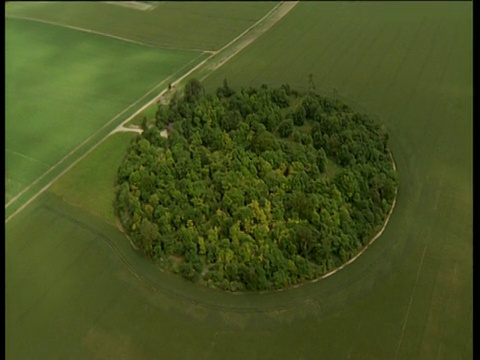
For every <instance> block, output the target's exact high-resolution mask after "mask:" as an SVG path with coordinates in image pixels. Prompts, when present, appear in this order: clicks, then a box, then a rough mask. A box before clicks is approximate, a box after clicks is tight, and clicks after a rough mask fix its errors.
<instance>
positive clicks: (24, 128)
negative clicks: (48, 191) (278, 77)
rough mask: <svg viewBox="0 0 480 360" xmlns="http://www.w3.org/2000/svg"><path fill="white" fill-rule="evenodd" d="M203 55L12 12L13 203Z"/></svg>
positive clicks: (9, 122) (9, 148) (9, 150)
mask: <svg viewBox="0 0 480 360" xmlns="http://www.w3.org/2000/svg"><path fill="white" fill-rule="evenodd" d="M65 44H69V45H68V51H65V50H64V48H65ZM203 57H205V55H204V54H202V53H200V52H194V51H174V50H162V49H155V48H150V47H146V46H141V45H137V44H131V43H127V42H124V41H119V40H113V39H110V38H107V37H104V36H99V35H94V34H88V33H84V32H80V31H76V30H71V29H65V28H61V27H57V26H52V25H47V24H42V23H36V22H32V21H28V20H17V19H8V18H7V19H6V64H5V65H6V88H5V90H6V96H5V102H6V114H5V115H6V124H5V126H6V127H5V130H6V133H7V134H8V136H7V137H6V139H5V140H6V173H5V179H6V201H7V203H8V202H9V200H10V199H11V198H12V197H13V196H15V195H17V194H18V193H19V192H20V191H22V190H24V189H25V188H26V187H28V186H29V185H30V184H31V183H32V182H33V181H34V180H35V179H37V178H39V177H40V176H42V175H43V174H45V173H46V172H47V171H48V170H49V169H50V168H51V167H53V166H54V165H56V164H57V163H58V162H59V161H60V160H61V159H62V158H63V157H64V156H66V155H67V154H69V153H70V152H71V151H72V150H74V149H75V148H76V147H77V146H78V145H79V144H81V143H82V142H84V141H85V140H87V139H89V138H90V137H91V136H92V135H93V134H96V133H97V131H98V130H99V129H101V128H102V127H103V126H104V125H105V126H107V125H108V126H109V127H108V128H107V130H108V129H110V130H111V129H112V128H113V127H115V126H116V125H118V123H119V122H121V120H123V118H122V116H124V117H126V115H128V114H130V113H132V112H133V110H136V109H138V108H139V107H140V105H143V103H144V102H146V101H147V100H149V99H150V98H152V97H153V96H154V95H156V94H158V93H159V92H160V91H161V90H162V89H163V88H164V87H165V86H166V85H168V83H166V82H165V80H167V79H170V78H171V76H172V75H174V74H175V73H177V74H180V75H181V74H182V72H186V71H187V69H188V68H189V67H190V66H193V65H194V64H195V63H196V62H199V61H200V60H201V59H202V58H203ZM132 79H135V81H132ZM162 81H163V82H162ZM154 88H155V89H154ZM152 89H153V90H154V91H152ZM117 115H120V116H118V117H117Z"/></svg>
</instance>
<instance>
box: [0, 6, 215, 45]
mask: <svg viewBox="0 0 480 360" xmlns="http://www.w3.org/2000/svg"><path fill="white" fill-rule="evenodd" d="M5 18H6V19H16V20H27V21H33V22H39V23H43V24H48V25H53V26H58V27H64V28H67V29H70V30H77V31H82V32H86V33H89V34H94V35H100V36H104V37H107V38H112V39H115V40H119V41H125V42H129V43H132V44H136V45H141V46H148V47H151V48H155V49H160V50H172V51H173V50H175V51H196V52H203V53H207V54H214V53H215V51H213V50H205V49H185V48H174V47H168V46H156V45H153V44H149V43H146V42H142V41H137V40H133V39H127V38H124V37H122V36H117V35H112V34H107V33H104V32H101V31H97V30H90V29H85V28H82V27H79V26H73V25H67V24H62V23H59V22H56V21H51V20H43V19H37V18H34V17H29V16H17V15H7V16H5Z"/></svg>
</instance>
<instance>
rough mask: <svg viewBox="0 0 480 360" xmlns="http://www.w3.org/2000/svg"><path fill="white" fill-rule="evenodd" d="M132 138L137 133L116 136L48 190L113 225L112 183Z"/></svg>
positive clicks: (117, 134) (122, 133) (124, 133)
mask: <svg viewBox="0 0 480 360" xmlns="http://www.w3.org/2000/svg"><path fill="white" fill-rule="evenodd" d="M134 136H137V134H136V133H132V132H120V133H115V134H114V135H112V136H111V137H110V138H108V140H107V141H105V142H104V143H102V144H101V145H100V146H99V147H98V148H96V149H95V150H94V151H93V152H92V153H91V154H90V155H89V156H87V157H86V158H85V159H84V160H82V161H81V162H79V163H78V164H77V165H75V166H74V167H73V168H72V169H71V170H70V171H69V172H68V173H66V174H65V175H64V176H62V177H61V178H60V179H58V181H56V182H55V183H54V184H53V185H52V187H51V188H50V189H49V191H52V192H53V193H54V194H56V195H57V196H59V197H61V198H62V199H63V200H64V201H66V202H68V203H70V204H72V205H74V206H76V207H79V208H81V209H85V210H87V211H89V212H90V213H92V214H94V215H96V216H98V217H100V218H101V219H102V220H104V221H106V222H108V223H111V224H115V215H114V212H113V200H114V192H113V183H114V179H115V176H116V175H117V170H118V167H119V166H120V164H121V163H122V160H123V157H124V156H125V153H126V152H127V148H128V146H129V145H130V141H131V139H132V138H133V137H134ZM100 165H101V166H100ZM86 194H88V195H87V196H86Z"/></svg>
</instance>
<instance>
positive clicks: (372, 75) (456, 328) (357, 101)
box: [5, 2, 473, 360]
mask: <svg viewBox="0 0 480 360" xmlns="http://www.w3.org/2000/svg"><path fill="white" fill-rule="evenodd" d="M152 11H154V10H152ZM310 73H311V74H313V78H314V82H315V84H316V87H317V89H318V90H323V91H325V92H326V93H332V92H333V89H336V90H337V92H338V93H339V94H340V96H341V97H342V98H343V99H345V101H347V102H348V103H349V104H350V105H352V106H354V107H355V106H356V107H357V108H359V109H363V110H365V111H367V112H369V113H371V114H373V115H375V116H378V117H379V118H380V120H381V121H384V122H385V123H386V124H387V126H388V128H389V130H390V133H391V148H392V151H393V154H394V156H395V159H396V162H397V167H398V170H399V175H400V189H399V194H398V201H397V207H396V209H395V212H394V214H393V216H392V218H391V220H390V223H389V225H388V226H387V228H386V230H385V232H384V235H383V236H382V237H381V238H379V239H378V240H377V241H376V242H375V243H374V245H373V246H371V247H370V248H369V249H368V250H367V251H366V252H365V253H364V254H363V255H362V256H361V257H360V258H359V259H358V260H357V261H356V262H354V263H353V264H351V265H349V266H347V267H346V268H345V269H343V270H342V271H340V272H338V273H336V274H335V275H333V276H331V277H329V278H327V279H325V280H323V281H320V282H318V283H311V284H307V285H305V286H302V287H300V288H297V289H290V290H285V291H282V292H274V293H266V294H242V295H232V294H228V293H219V292H216V291H212V290H207V289H203V288H198V287H196V286H195V285H193V284H190V283H188V282H185V281H183V280H182V279H180V278H177V277H175V276H170V275H168V274H165V273H162V272H160V271H159V270H158V269H157V268H156V267H155V266H154V265H153V264H150V263H149V262H147V261H145V260H144V259H143V258H142V257H141V256H140V255H138V254H137V253H136V252H135V251H133V249H132V248H131V246H130V244H129V243H128V241H127V240H126V239H125V237H124V236H123V234H122V233H121V232H120V231H119V230H118V229H116V228H115V227H114V226H112V225H110V224H109V220H108V219H107V217H108V216H109V215H108V214H109V210H108V202H109V201H110V199H111V196H112V195H111V194H112V192H113V187H111V189H110V193H109V194H108V195H101V194H102V193H103V192H108V187H109V184H112V183H111V181H113V179H111V176H112V173H113V172H114V168H115V166H114V163H115V162H117V161H119V160H121V158H122V156H123V152H124V149H125V143H124V142H123V141H122V138H125V140H127V138H128V137H130V136H132V135H131V134H118V135H114V136H113V137H111V138H109V139H107V140H106V142H105V143H103V144H102V145H101V146H100V147H99V148H97V149H96V150H95V151H94V152H92V153H91V154H90V155H89V156H88V157H87V158H86V159H84V160H83V161H82V162H81V163H79V164H78V165H77V166H75V167H74V168H73V169H72V170H71V171H70V172H69V173H67V174H65V175H64V177H62V178H60V179H59V180H58V182H57V183H56V184H55V185H54V186H53V187H52V188H51V190H50V191H48V192H46V193H44V194H42V196H41V197H39V198H38V199H37V200H36V201H34V202H33V203H32V204H31V205H30V206H29V207H27V208H26V209H25V210H24V211H23V212H21V213H19V215H17V216H16V217H15V218H13V219H12V220H11V221H10V222H8V224H6V245H5V249H6V305H7V311H6V331H7V338H6V346H7V352H6V355H7V359H28V358H32V357H34V358H39V359H43V358H72V359H105V358H108V357H111V358H118V359H135V360H136V359H152V358H168V359H226V358H228V359H245V358H254V359H312V358H313V359H316V358H325V359H382V360H383V359H452V360H456V359H470V358H472V353H473V337H472V314H473V301H472V296H473V285H472V239H473V238H472V236H473V234H472V225H473V219H472V186H473V183H472V174H473V171H472V170H473V169H472V153H473V151H472V136H471V134H472V124H473V116H472V103H473V98H472V4H471V3H447V2H439V3H433V2H428V3H427V2H425V3H400V2H393V3H382V2H375V3H362V2H338V3H337V2H335V3H327V2H313V3H301V4H299V5H297V7H296V8H295V9H293V10H292V12H291V13H290V14H289V15H287V17H285V18H284V19H282V20H281V22H279V23H278V24H277V25H275V27H274V28H272V29H271V30H269V31H268V32H267V33H266V34H264V35H263V36H262V37H261V38H259V39H257V40H256V41H255V42H254V43H252V44H251V45H250V46H249V47H248V48H246V49H245V50H244V51H243V52H241V53H240V54H238V55H236V56H235V57H234V58H233V59H232V60H230V61H229V62H228V63H226V64H225V65H223V66H222V67H221V68H220V69H218V70H217V71H216V72H214V73H213V74H212V75H211V76H210V77H208V78H207V80H206V86H207V88H208V89H210V90H213V89H215V88H216V87H217V86H219V85H220V84H221V83H222V80H223V79H224V78H225V77H226V78H228V80H229V85H230V86H234V87H235V86H240V85H244V86H248V85H260V84H262V83H267V84H269V85H280V84H282V83H287V82H288V83H290V84H291V85H293V86H295V87H300V88H302V87H303V88H306V86H307V84H308V82H307V81H308V75H309V74H310ZM104 164H108V166H105V167H104V168H103V169H101V168H102V167H103V165H104ZM95 165H97V168H98V171H95V172H94V173H93V171H92V170H93V169H95ZM96 180H97V181H96ZM88 197H90V199H88ZM96 197H98V198H99V200H98V202H97V201H92V199H95V198H96ZM62 199H63V200H62ZM110 219H111V218H110ZM32 234H35V236H32Z"/></svg>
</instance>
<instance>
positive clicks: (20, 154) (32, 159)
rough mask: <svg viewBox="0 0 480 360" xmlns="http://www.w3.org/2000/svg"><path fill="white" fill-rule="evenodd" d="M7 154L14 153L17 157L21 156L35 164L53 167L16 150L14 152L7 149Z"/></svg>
mask: <svg viewBox="0 0 480 360" xmlns="http://www.w3.org/2000/svg"><path fill="white" fill-rule="evenodd" d="M5 152H10V153H12V154H16V155H18V156H21V157H23V158H25V159H27V160H30V161H34V162H36V163H39V164H42V165H45V166H51V165H50V164H47V163H45V162H43V161H40V160H37V159H35V158H32V157H30V156H27V155H25V154H22V153H19V152H18V151H15V150H12V149H7V148H5Z"/></svg>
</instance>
